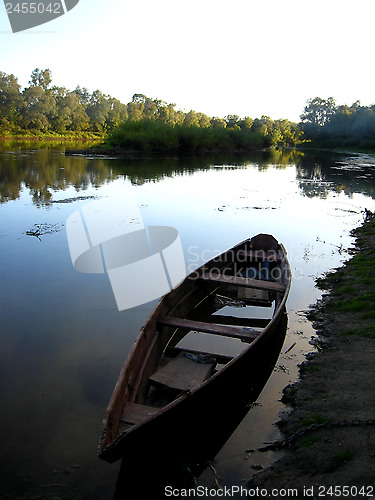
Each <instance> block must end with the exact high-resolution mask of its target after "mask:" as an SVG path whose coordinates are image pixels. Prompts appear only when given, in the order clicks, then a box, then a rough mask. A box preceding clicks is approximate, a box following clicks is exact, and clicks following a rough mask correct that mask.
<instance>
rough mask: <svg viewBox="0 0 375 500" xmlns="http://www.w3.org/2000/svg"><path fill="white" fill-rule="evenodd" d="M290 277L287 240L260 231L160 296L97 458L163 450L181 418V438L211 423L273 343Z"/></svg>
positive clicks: (117, 393)
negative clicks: (199, 425)
mask: <svg viewBox="0 0 375 500" xmlns="http://www.w3.org/2000/svg"><path fill="white" fill-rule="evenodd" d="M290 283H291V272H290V266H289V263H288V260H287V256H286V251H285V249H284V247H283V245H281V244H279V243H278V242H277V240H276V239H275V238H274V237H273V236H271V235H267V234H260V235H258V236H255V237H253V238H251V239H247V240H245V241H244V242H242V243H240V244H239V245H237V246H235V247H233V248H232V249H230V250H228V251H227V252H224V253H223V254H221V255H219V256H217V257H215V258H214V259H212V260H210V261H209V262H207V263H206V264H204V265H203V266H201V267H199V268H198V269H197V270H195V271H194V272H192V273H191V274H190V275H188V276H187V277H186V278H185V279H184V281H183V282H182V283H181V284H180V285H178V286H177V287H176V288H175V289H173V290H171V291H170V292H169V293H168V294H167V295H165V296H164V297H162V299H161V300H160V301H159V303H158V304H157V306H156V308H155V309H154V311H153V312H152V314H151V315H150V317H149V319H148V320H147V321H146V323H145V325H144V326H143V327H142V328H141V331H140V334H139V336H138V338H137V340H136V342H135V344H134V346H133V348H132V350H131V352H130V354H129V357H128V359H127V361H126V363H125V365H124V367H123V369H122V370H121V373H120V376H119V378H118V381H117V384H116V386H115V389H114V392H113V394H112V397H111V399H110V402H109V405H108V408H107V411H106V413H105V416H104V420H103V432H102V436H101V439H100V442H99V449H98V456H99V457H100V458H102V459H104V460H106V461H108V462H114V461H115V460H118V459H121V458H123V457H124V456H131V455H132V454H133V453H137V452H140V450H142V449H143V448H144V447H146V448H147V449H152V448H153V447H163V446H164V444H165V441H166V436H167V435H168V431H169V432H172V429H173V428H174V427H175V426H176V423H178V427H179V429H180V432H179V439H180V438H181V429H182V433H183V432H184V429H186V428H188V427H189V428H193V424H194V423H197V422H198V423H199V422H200V420H204V419H205V420H206V422H207V421H208V422H209V418H210V415H211V414H212V411H213V409H214V408H217V403H218V402H220V404H225V402H226V401H227V399H228V400H230V396H231V394H232V393H233V392H234V388H235V387H237V386H238V385H240V386H241V385H242V384H243V380H242V373H243V370H244V369H245V368H246V367H248V366H249V365H251V364H253V365H254V366H256V363H259V360H260V359H261V357H262V356H266V355H267V350H268V349H270V348H271V347H272V340H273V335H274V333H275V331H276V330H277V327H278V325H279V323H280V320H281V318H282V316H283V314H284V312H285V304H286V300H287V296H288V293H289V289H290ZM263 312H264V314H262V313H263ZM260 315H261V316H262V317H259V316H260ZM207 346H209V348H207ZM215 403H216V404H215Z"/></svg>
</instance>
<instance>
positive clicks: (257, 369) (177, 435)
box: [114, 309, 288, 500]
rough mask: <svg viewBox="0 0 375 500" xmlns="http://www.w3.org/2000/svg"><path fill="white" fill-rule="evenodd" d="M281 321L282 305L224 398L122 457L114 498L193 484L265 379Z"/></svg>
mask: <svg viewBox="0 0 375 500" xmlns="http://www.w3.org/2000/svg"><path fill="white" fill-rule="evenodd" d="M287 322H288V321H287V314H286V310H285V309H284V311H283V314H282V317H281V320H280V323H279V326H278V328H277V330H276V331H275V332H274V334H273V342H272V345H271V346H269V349H268V350H267V351H265V352H263V353H260V355H259V356H258V357H257V358H256V360H254V361H253V362H252V363H250V364H249V365H248V366H244V367H242V371H241V373H240V374H238V375H239V378H238V381H237V383H235V384H233V386H232V387H231V388H230V390H229V391H227V392H226V395H225V399H224V398H222V399H221V398H220V397H215V398H214V399H213V400H211V401H210V402H209V404H208V405H207V407H206V411H205V412H204V413H200V414H199V415H195V416H192V418H191V422H190V425H181V423H180V422H179V421H175V422H174V423H173V426H170V427H169V428H168V429H167V430H166V432H165V434H164V435H162V436H158V439H157V441H158V443H159V445H158V447H157V448H155V446H154V444H153V442H150V443H147V442H144V443H140V448H139V450H138V452H135V453H133V454H132V456H126V457H124V458H123V460H122V462H121V468H120V472H119V475H118V479H117V484H116V489H115V495H114V500H123V499H126V498H138V497H139V496H140V495H141V494H143V495H145V496H147V495H149V498H153V499H158V498H160V499H165V498H166V495H165V493H166V491H169V492H171V489H170V488H174V489H177V490H179V491H180V490H182V489H186V488H194V487H195V486H196V479H197V478H198V477H199V476H200V475H201V474H202V473H203V471H204V470H205V469H206V468H207V467H208V466H209V465H210V463H211V462H212V461H213V460H214V458H215V456H216V455H217V454H218V453H219V451H220V450H221V448H222V447H223V446H224V445H225V443H226V442H227V440H228V439H229V438H230V436H231V435H232V434H233V433H234V431H235V430H236V428H237V427H238V426H239V424H240V423H241V421H242V420H243V419H244V418H245V416H246V415H247V413H248V412H249V411H251V406H252V404H253V403H255V402H256V400H257V399H258V397H259V395H260V394H261V392H262V390H263V388H264V387H265V385H266V384H267V381H268V379H269V377H270V375H271V374H272V372H273V370H274V368H275V365H276V363H277V360H278V357H279V354H280V351H281V348H282V346H283V343H284V340H285V335H286V331H287ZM207 408H209V411H207ZM184 421H186V420H185V419H184ZM244 446H245V447H246V444H244ZM167 487H168V488H169V489H168V490H166V488H167Z"/></svg>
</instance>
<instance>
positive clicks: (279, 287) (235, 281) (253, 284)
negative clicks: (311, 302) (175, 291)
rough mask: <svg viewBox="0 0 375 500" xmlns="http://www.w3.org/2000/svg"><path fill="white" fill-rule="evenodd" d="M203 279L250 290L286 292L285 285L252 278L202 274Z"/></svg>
mask: <svg viewBox="0 0 375 500" xmlns="http://www.w3.org/2000/svg"><path fill="white" fill-rule="evenodd" d="M200 278H201V279H203V280H207V281H217V282H220V283H226V284H228V285H239V286H247V287H249V288H256V289H258V290H272V291H275V292H282V291H284V290H285V285H284V284H283V283H276V282H275V281H265V280H256V279H252V278H241V277H239V276H227V275H224V274H217V273H212V272H211V273H202V274H201V276H200Z"/></svg>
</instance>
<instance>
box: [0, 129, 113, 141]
mask: <svg viewBox="0 0 375 500" xmlns="http://www.w3.org/2000/svg"><path fill="white" fill-rule="evenodd" d="M105 137H106V135H105V134H104V133H102V132H88V131H65V132H51V131H50V132H42V131H40V130H18V131H6V130H0V140H11V141H17V140H18V141H24V140H27V141H51V140H68V141H69V140H104V139H105Z"/></svg>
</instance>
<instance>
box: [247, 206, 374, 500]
mask: <svg viewBox="0 0 375 500" xmlns="http://www.w3.org/2000/svg"><path fill="white" fill-rule="evenodd" d="M364 215H365V217H364V219H365V220H364V222H363V223H362V224H361V225H360V226H359V227H357V228H355V229H353V230H352V231H351V234H352V236H353V237H354V238H355V240H354V247H353V248H352V249H350V253H351V256H350V257H349V259H348V260H347V261H346V262H345V263H344V264H343V265H342V266H341V267H339V268H336V269H334V270H332V271H331V272H329V273H327V274H326V275H325V276H322V277H320V278H318V279H317V280H316V284H317V287H318V288H320V289H322V290H323V291H324V292H325V293H324V294H323V296H322V298H321V299H320V300H318V301H317V303H316V304H314V305H311V306H310V309H309V311H308V315H307V316H308V318H309V319H310V320H311V321H312V322H313V326H314V328H315V330H316V331H317V334H318V341H317V343H316V347H317V350H316V352H314V353H311V354H309V355H307V357H306V360H305V361H304V362H303V363H302V364H301V365H300V366H299V379H298V380H297V381H296V382H294V383H292V384H290V385H288V386H287V387H285V388H284V390H283V397H282V401H283V402H284V404H285V405H287V407H289V408H290V410H291V411H290V412H288V413H287V414H286V415H284V416H283V417H282V419H281V420H280V421H279V422H277V426H278V427H279V429H280V431H281V433H282V438H283V441H281V442H279V443H274V444H275V446H273V445H271V446H270V447H267V448H268V449H269V450H273V451H277V450H281V449H282V450H283V453H282V455H281V456H280V457H279V460H278V461H276V462H275V463H274V464H273V465H271V466H270V467H269V468H267V469H265V470H264V471H262V472H259V473H257V474H255V475H254V476H253V477H252V478H251V479H250V480H249V482H248V486H249V487H250V488H254V487H257V486H258V487H264V488H266V489H268V491H270V490H271V488H280V487H283V486H286V485H295V486H296V487H297V488H298V490H299V492H300V493H301V492H302V489H303V488H304V487H305V486H306V487H309V486H311V485H315V488H318V486H319V485H325V486H324V487H328V486H333V487H334V486H336V485H343V484H346V485H355V486H358V488H360V486H361V485H362V486H363V487H365V486H366V484H367V485H368V484H369V481H370V483H371V479H373V477H374V476H373V475H372V474H373V471H374V458H373V457H374V454H373V447H374V441H375V432H374V429H375V427H374V425H370V424H374V423H375V418H374V407H373V404H372V403H371V401H372V400H371V395H372V393H373V390H374V386H375V377H374V375H375V364H374V357H375V343H374V339H375V307H374V306H375V258H374V257H375V214H373V213H371V212H368V211H365V214H364ZM294 438H295V439H294ZM358 491H359V490H358ZM298 498H302V495H301V496H298Z"/></svg>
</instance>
